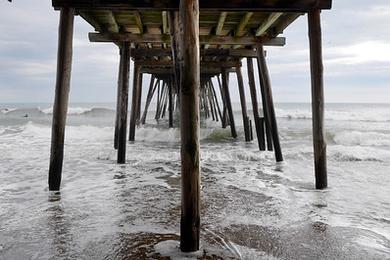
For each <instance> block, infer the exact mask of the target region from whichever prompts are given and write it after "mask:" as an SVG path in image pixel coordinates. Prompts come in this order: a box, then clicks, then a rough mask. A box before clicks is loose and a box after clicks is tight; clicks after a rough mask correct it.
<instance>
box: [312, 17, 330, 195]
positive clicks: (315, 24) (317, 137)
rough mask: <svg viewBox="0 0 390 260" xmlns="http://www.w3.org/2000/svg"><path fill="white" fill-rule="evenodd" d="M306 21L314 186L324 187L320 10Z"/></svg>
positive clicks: (324, 154)
mask: <svg viewBox="0 0 390 260" xmlns="http://www.w3.org/2000/svg"><path fill="white" fill-rule="evenodd" d="M308 23H309V39H310V68H311V92H312V117H313V146H314V168H315V176H316V188H317V189H325V188H326V187H327V186H328V180H327V167H326V141H325V133H324V78H323V64H322V35H321V13H320V10H314V11H311V12H309V13H308Z"/></svg>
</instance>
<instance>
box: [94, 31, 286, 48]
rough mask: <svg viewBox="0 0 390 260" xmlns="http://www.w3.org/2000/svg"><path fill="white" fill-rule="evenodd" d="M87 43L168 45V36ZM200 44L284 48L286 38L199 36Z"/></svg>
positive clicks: (102, 36) (97, 36)
mask: <svg viewBox="0 0 390 260" xmlns="http://www.w3.org/2000/svg"><path fill="white" fill-rule="evenodd" d="M89 41H91V42H132V43H152V44H161V43H170V41H171V39H170V36H169V35H162V34H144V35H140V34H133V33H89ZM199 42H200V44H211V45H221V44H222V45H256V44H262V45H263V46H284V45H285V44H286V38H284V37H276V38H268V37H254V36H244V37H233V36H217V35H201V36H199Z"/></svg>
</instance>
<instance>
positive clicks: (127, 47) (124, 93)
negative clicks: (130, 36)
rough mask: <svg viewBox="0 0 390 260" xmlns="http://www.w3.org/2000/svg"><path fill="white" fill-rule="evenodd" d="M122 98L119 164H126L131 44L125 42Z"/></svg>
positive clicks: (120, 98) (122, 53)
mask: <svg viewBox="0 0 390 260" xmlns="http://www.w3.org/2000/svg"><path fill="white" fill-rule="evenodd" d="M120 64H121V65H120V69H121V72H120V76H121V78H120V80H119V82H120V97H119V115H118V158H117V162H118V163H125V162H126V144H127V141H126V132H127V110H128V100H129V74H130V43H128V42H124V43H122V47H121V58H120Z"/></svg>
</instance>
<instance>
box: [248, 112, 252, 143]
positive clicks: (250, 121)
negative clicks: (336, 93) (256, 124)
mask: <svg viewBox="0 0 390 260" xmlns="http://www.w3.org/2000/svg"><path fill="white" fill-rule="evenodd" d="M248 121H249V128H250V130H251V131H250V133H251V141H252V140H253V127H252V120H250V119H249V117H248Z"/></svg>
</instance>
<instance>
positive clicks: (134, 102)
mask: <svg viewBox="0 0 390 260" xmlns="http://www.w3.org/2000/svg"><path fill="white" fill-rule="evenodd" d="M140 77H141V66H139V65H138V64H135V65H134V80H133V94H132V95H133V96H132V98H131V112H130V129H129V141H134V140H135V125H136V122H137V113H138V100H139V94H138V93H139V88H140Z"/></svg>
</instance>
